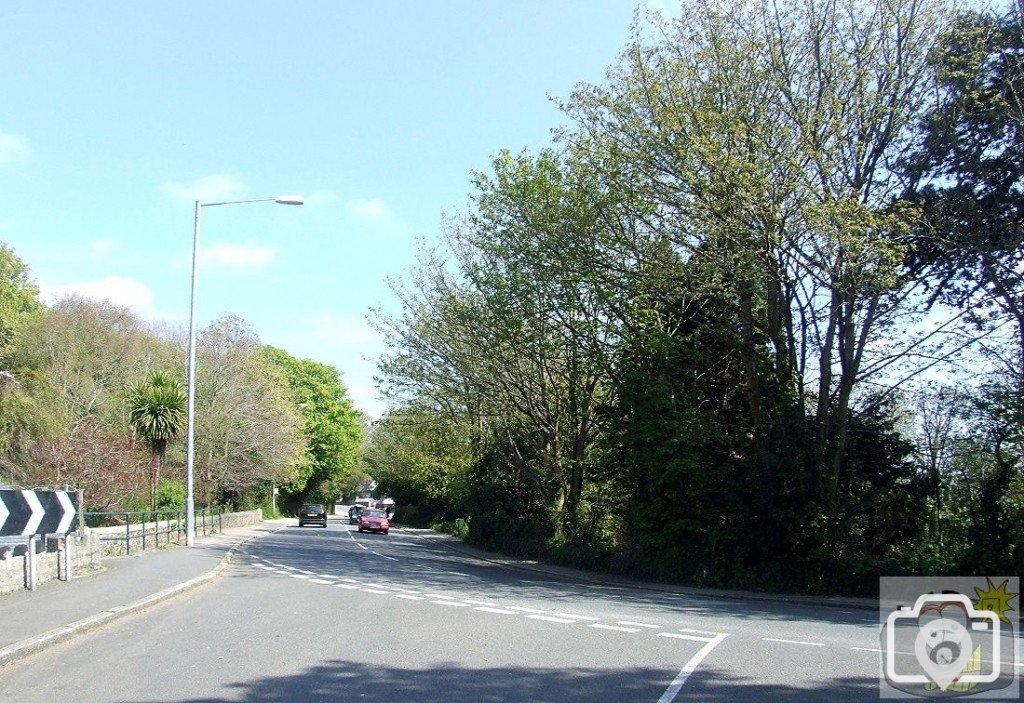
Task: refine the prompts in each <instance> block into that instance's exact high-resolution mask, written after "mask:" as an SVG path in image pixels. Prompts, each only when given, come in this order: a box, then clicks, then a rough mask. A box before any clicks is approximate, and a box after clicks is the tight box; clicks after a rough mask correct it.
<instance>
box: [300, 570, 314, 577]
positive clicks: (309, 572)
mask: <svg viewBox="0 0 1024 703" xmlns="http://www.w3.org/2000/svg"><path fill="white" fill-rule="evenodd" d="M296 571H298V572H299V573H300V574H309V575H311V576H312V575H313V572H312V571H306V570H305V569H296Z"/></svg>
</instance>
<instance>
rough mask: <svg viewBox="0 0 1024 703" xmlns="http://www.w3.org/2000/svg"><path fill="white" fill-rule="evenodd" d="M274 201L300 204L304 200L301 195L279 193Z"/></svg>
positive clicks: (282, 203)
mask: <svg viewBox="0 0 1024 703" xmlns="http://www.w3.org/2000/svg"><path fill="white" fill-rule="evenodd" d="M274 202H275V203H278V204H280V205H302V204H303V203H304V202H305V201H304V200H303V199H302V196H301V195H279V196H278V197H276V198H274Z"/></svg>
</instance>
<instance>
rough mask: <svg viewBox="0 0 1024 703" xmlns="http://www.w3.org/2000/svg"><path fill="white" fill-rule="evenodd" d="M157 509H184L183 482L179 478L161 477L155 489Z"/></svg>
mask: <svg viewBox="0 0 1024 703" xmlns="http://www.w3.org/2000/svg"><path fill="white" fill-rule="evenodd" d="M156 509H157V510H184V509H185V483H184V481H182V480H181V479H171V478H162V479H160V485H158V486H157V489H156Z"/></svg>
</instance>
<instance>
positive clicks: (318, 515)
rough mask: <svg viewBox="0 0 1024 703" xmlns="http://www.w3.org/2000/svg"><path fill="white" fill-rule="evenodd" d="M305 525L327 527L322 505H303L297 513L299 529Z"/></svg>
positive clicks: (325, 511) (324, 510)
mask: <svg viewBox="0 0 1024 703" xmlns="http://www.w3.org/2000/svg"><path fill="white" fill-rule="evenodd" d="M306 525H320V526H321V527H327V510H326V509H324V506H322V505H316V504H315V503H309V504H307V505H303V506H302V509H301V510H300V511H299V527H305V526H306Z"/></svg>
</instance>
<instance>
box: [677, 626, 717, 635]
mask: <svg viewBox="0 0 1024 703" xmlns="http://www.w3.org/2000/svg"><path fill="white" fill-rule="evenodd" d="M679 631H680V632H689V633H690V634H692V635H706V636H708V637H714V636H716V635H717V634H718V633H717V632H708V631H707V630H691V629H690V628H688V627H680V628H679Z"/></svg>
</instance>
